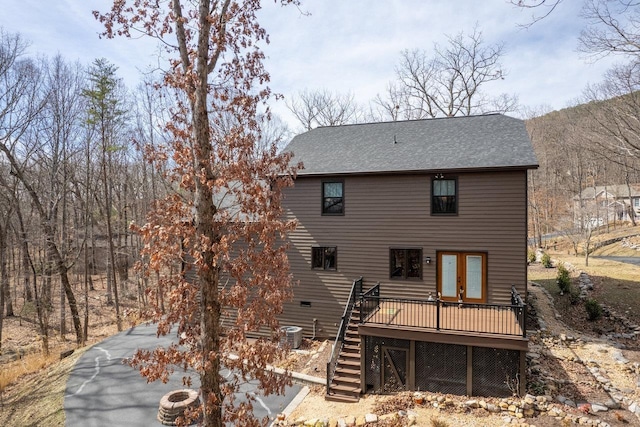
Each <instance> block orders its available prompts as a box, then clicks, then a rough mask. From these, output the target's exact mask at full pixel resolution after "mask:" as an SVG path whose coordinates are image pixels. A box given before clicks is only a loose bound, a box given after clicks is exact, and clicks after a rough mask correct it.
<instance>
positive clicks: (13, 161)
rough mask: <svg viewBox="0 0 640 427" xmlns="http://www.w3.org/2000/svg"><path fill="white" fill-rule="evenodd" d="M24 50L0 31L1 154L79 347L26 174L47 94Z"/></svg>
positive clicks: (69, 293)
mask: <svg viewBox="0 0 640 427" xmlns="http://www.w3.org/2000/svg"><path fill="white" fill-rule="evenodd" d="M25 48H26V45H25V43H24V42H23V41H22V39H21V38H20V37H19V36H18V35H10V34H6V33H4V32H1V31H0V81H1V82H2V90H1V91H0V93H1V96H0V152H2V154H3V155H4V158H5V159H6V160H7V162H8V164H9V167H10V170H11V172H10V173H11V175H13V176H15V177H16V179H18V180H19V181H20V183H21V185H22V186H23V187H24V189H25V190H26V193H27V195H28V198H29V200H30V202H31V204H32V206H33V207H34V208H35V210H36V212H37V214H38V218H39V220H40V226H41V228H42V232H43V236H44V241H45V247H46V252H47V257H48V259H49V260H51V262H52V263H53V266H54V268H55V269H56V271H57V272H58V274H59V275H60V280H61V282H62V287H63V289H64V292H65V295H66V299H67V302H68V303H69V308H70V311H71V316H72V321H73V326H74V329H75V332H76V341H77V343H78V345H79V344H80V343H81V342H82V328H81V323H80V317H79V315H78V308H77V304H76V300H75V296H74V294H73V289H72V287H71V283H70V281H69V276H68V270H69V267H68V265H67V264H66V262H65V259H64V256H63V254H62V252H61V251H60V248H59V246H58V244H57V242H56V232H55V227H54V225H53V224H52V222H51V221H50V220H51V218H50V216H49V212H48V210H47V207H46V204H45V203H46V201H45V200H43V198H42V197H41V193H40V192H39V191H38V187H37V179H34V176H32V175H30V174H29V161H30V160H33V159H31V155H32V154H33V152H34V151H35V150H37V147H38V145H37V142H38V141H37V140H31V141H28V139H30V138H28V136H27V134H26V133H27V130H28V129H29V127H30V125H31V124H32V123H33V122H34V120H35V118H36V116H37V115H38V114H39V113H40V112H41V111H42V110H43V108H44V107H45V105H46V102H47V95H48V94H47V93H45V91H44V88H43V84H42V81H43V78H42V70H41V67H39V66H38V64H36V63H35V62H34V61H33V60H31V59H28V58H25V57H24V51H25ZM40 65H42V64H40ZM31 136H33V135H31ZM29 142H31V143H29Z"/></svg>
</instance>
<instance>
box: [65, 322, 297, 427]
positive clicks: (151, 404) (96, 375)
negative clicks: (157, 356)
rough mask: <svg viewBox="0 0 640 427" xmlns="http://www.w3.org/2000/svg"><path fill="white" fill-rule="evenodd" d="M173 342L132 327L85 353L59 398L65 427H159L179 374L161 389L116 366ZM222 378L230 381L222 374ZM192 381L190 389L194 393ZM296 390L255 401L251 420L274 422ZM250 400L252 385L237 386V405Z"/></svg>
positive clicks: (178, 383)
mask: <svg viewBox="0 0 640 427" xmlns="http://www.w3.org/2000/svg"><path fill="white" fill-rule="evenodd" d="M172 339H173V336H167V337H160V338H156V327H155V325H149V326H137V327H135V328H132V329H129V330H127V331H124V332H121V333H120V334H118V335H115V336H113V337H110V338H107V339H106V340H104V341H102V342H101V343H99V344H96V345H95V346H93V347H92V348H90V349H89V350H88V351H87V352H86V353H85V354H83V355H82V357H81V358H80V359H79V360H78V361H77V362H76V365H75V367H74V368H73V371H72V372H71V375H70V376H69V380H68V381H67V388H66V392H65V397H64V411H65V414H66V419H67V421H66V425H67V426H69V427H76V426H88V427H89V426H95V427H105V426H140V427H142V426H145V427H146V426H161V425H162V424H161V423H160V422H159V421H158V420H157V419H156V416H157V414H158V405H159V402H160V399H161V398H162V396H164V395H165V394H166V393H168V392H170V391H172V390H176V389H181V388H184V387H183V386H182V377H183V376H184V375H185V373H184V372H181V371H180V372H176V373H174V375H173V376H172V377H171V378H170V381H169V382H168V383H167V384H162V383H161V382H160V381H156V382H153V383H148V384H147V382H146V379H144V378H143V377H141V376H140V374H139V373H138V371H137V370H134V369H132V368H131V367H130V366H128V365H124V364H122V359H124V358H128V357H131V356H132V355H133V353H134V352H135V351H136V349H138V348H147V349H155V348H156V347H158V346H167V345H169V344H170V343H171V340H172ZM221 374H222V375H223V376H225V377H227V376H229V375H233V373H231V372H229V371H223V372H221ZM199 385H200V384H199V382H197V378H195V379H194V384H193V385H192V387H191V388H194V389H197V388H198V387H199ZM300 389H301V387H300V386H299V385H295V384H294V385H293V386H292V387H290V388H288V389H287V391H286V394H285V395H284V396H259V395H257V401H256V403H255V404H254V414H255V415H256V416H257V417H259V418H262V417H264V416H269V417H270V418H272V419H273V418H275V416H276V415H277V414H278V413H279V412H282V410H283V409H284V408H285V407H286V406H287V405H288V404H289V403H290V402H291V400H293V398H294V397H295V396H296V394H297V393H298V392H299V391H300ZM246 392H249V393H253V394H254V395H255V393H256V386H255V383H248V384H245V385H243V388H242V390H241V393H239V394H238V399H244V393H246Z"/></svg>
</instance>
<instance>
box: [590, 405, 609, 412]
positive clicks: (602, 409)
mask: <svg viewBox="0 0 640 427" xmlns="http://www.w3.org/2000/svg"><path fill="white" fill-rule="evenodd" d="M608 410H609V408H608V407H607V406H605V405H603V404H601V403H592V404H591V411H592V412H594V413H595V412H607V411H608Z"/></svg>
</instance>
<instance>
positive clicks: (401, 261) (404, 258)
mask: <svg viewBox="0 0 640 427" xmlns="http://www.w3.org/2000/svg"><path fill="white" fill-rule="evenodd" d="M389 277H390V278H392V279H421V278H422V249H395V248H392V249H389Z"/></svg>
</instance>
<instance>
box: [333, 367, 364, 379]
mask: <svg viewBox="0 0 640 427" xmlns="http://www.w3.org/2000/svg"><path fill="white" fill-rule="evenodd" d="M335 374H336V375H342V376H344V375H356V376H358V377H359V376H360V369H351V368H347V367H339V368H336V373H335Z"/></svg>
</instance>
